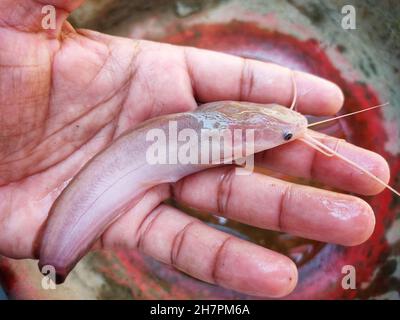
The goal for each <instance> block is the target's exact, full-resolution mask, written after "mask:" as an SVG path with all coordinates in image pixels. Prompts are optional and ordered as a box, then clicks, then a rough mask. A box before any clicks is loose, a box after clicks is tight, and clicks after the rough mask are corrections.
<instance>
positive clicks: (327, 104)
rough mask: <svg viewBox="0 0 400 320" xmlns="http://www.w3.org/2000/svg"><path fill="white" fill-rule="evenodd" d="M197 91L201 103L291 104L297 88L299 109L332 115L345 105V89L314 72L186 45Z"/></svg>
mask: <svg viewBox="0 0 400 320" xmlns="http://www.w3.org/2000/svg"><path fill="white" fill-rule="evenodd" d="M184 54H185V59H186V64H187V68H188V72H189V75H190V78H191V80H192V87H193V90H194V94H195V96H196V98H197V99H198V100H200V101H201V102H209V101H216V100H237V101H250V102H257V103H277V104H280V105H285V106H290V104H291V103H292V100H293V95H294V86H293V80H294V81H295V83H296V87H297V92H298V96H297V101H298V104H297V110H298V111H299V112H301V113H304V114H312V115H332V114H335V113H336V112H337V111H338V110H339V109H340V108H341V107H342V105H343V100H344V97H343V93H342V91H341V89H340V88H339V87H338V86H337V85H336V84H334V83H333V82H330V81H328V80H325V79H322V78H319V77H317V76H313V75H311V74H308V73H305V72H301V71H292V70H290V69H288V68H285V67H282V66H279V65H276V64H273V63H266V62H261V61H257V60H251V59H245V58H240V57H236V56H232V55H227V54H224V53H219V52H213V51H209V50H203V49H196V48H189V47H187V48H184Z"/></svg>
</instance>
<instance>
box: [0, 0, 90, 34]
mask: <svg viewBox="0 0 400 320" xmlns="http://www.w3.org/2000/svg"><path fill="white" fill-rule="evenodd" d="M83 1H84V0H1V1H0V27H4V28H9V29H14V30H17V31H23V32H33V33H39V32H44V33H46V34H48V36H49V37H54V38H55V37H57V36H58V35H59V34H60V32H61V30H62V27H63V25H64V22H65V20H66V19H67V17H68V15H69V14H70V13H71V12H72V11H73V10H75V9H76V8H78V7H79V6H80V5H81V4H82V3H83Z"/></svg>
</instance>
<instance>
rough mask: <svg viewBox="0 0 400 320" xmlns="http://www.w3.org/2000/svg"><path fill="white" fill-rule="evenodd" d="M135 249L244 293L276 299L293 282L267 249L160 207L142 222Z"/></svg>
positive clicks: (285, 263)
mask: <svg viewBox="0 0 400 320" xmlns="http://www.w3.org/2000/svg"><path fill="white" fill-rule="evenodd" d="M138 234H139V236H140V237H139V244H138V246H139V248H140V249H141V250H142V251H143V252H144V253H146V254H148V255H150V256H152V257H154V258H156V259H157V260H160V261H162V262H164V263H167V264H170V265H173V266H174V267H176V268H177V269H179V270H181V271H183V272H185V273H187V274H189V275H191V276H193V277H195V278H197V279H200V280H203V281H206V282H209V283H213V284H217V285H220V286H222V287H225V288H229V289H233V290H235V291H239V292H243V293H246V294H251V295H256V296H263V297H281V296H284V295H287V294H288V293H290V292H291V291H292V290H293V288H294V286H295V285H296V282H297V269H296V266H295V264H294V263H293V262H292V261H291V260H290V259H289V258H287V257H285V256H282V255H280V254H278V253H276V252H273V251H271V250H268V249H265V248H262V247H259V246H257V245H254V244H251V243H249V242H247V241H244V240H240V239H238V238H235V237H233V236H230V235H228V234H225V233H223V232H221V231H218V230H216V229H213V228H211V227H209V226H207V225H206V224H204V223H202V222H201V221H199V220H197V219H195V218H193V217H190V216H187V215H186V214H184V213H182V212H180V211H179V210H177V209H174V208H171V207H169V206H167V205H160V206H159V207H158V208H157V209H155V210H154V211H153V212H152V213H151V214H150V215H149V216H148V217H147V219H146V220H145V221H144V222H143V223H142V225H141V227H140V229H139V230H138Z"/></svg>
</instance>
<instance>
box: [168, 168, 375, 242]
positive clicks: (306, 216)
mask: <svg viewBox="0 0 400 320" xmlns="http://www.w3.org/2000/svg"><path fill="white" fill-rule="evenodd" d="M236 170H244V169H241V168H237V167H234V166H226V167H219V168H215V169H211V170H206V171H203V172H200V173H197V174H194V175H191V176H188V177H186V178H184V179H182V180H180V181H179V182H177V183H176V184H174V185H173V192H174V197H175V198H176V200H177V201H180V202H182V203H185V204H187V205H189V206H191V207H194V208H197V209H199V210H204V211H210V212H215V213H219V214H220V215H223V216H225V217H227V218H231V219H234V220H237V221H240V222H243V223H246V224H249V225H253V226H257V227H259V228H264V229H271V230H277V231H284V232H288V233H291V234H293V235H297V236H301V237H305V238H309V239H314V240H319V241H324V242H331V243H338V244H342V245H357V244H360V243H362V242H364V241H365V240H367V239H368V238H369V236H370V235H371V233H372V231H373V229H374V226H375V217H374V213H373V211H372V209H371V207H370V206H369V205H368V203H366V202H365V201H363V200H362V199H359V198H357V197H354V196H350V195H346V194H340V193H336V192H331V191H327V190H323V189H317V188H313V187H309V186H303V185H297V184H293V183H289V182H286V181H282V180H279V179H275V178H272V177H269V176H266V175H263V174H260V173H255V172H254V173H252V174H251V175H238V174H236V173H237V172H236Z"/></svg>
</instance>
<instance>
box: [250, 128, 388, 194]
mask: <svg viewBox="0 0 400 320" xmlns="http://www.w3.org/2000/svg"><path fill="white" fill-rule="evenodd" d="M313 135H314V136H316V137H319V138H318V140H319V141H321V142H322V143H324V144H325V145H327V146H328V147H330V148H332V149H334V150H336V152H338V153H340V154H341V155H343V156H345V157H346V158H348V159H349V160H352V161H354V162H356V163H357V164H359V165H360V166H361V167H363V168H365V169H367V170H368V171H369V172H371V173H372V174H374V175H375V176H377V177H379V178H380V179H381V180H383V181H384V182H385V183H387V182H388V181H389V177H390V169H389V166H388V164H387V162H386V160H385V159H384V158H383V157H382V156H380V155H379V154H377V153H375V152H372V151H369V150H366V149H363V148H360V147H357V146H355V145H353V144H350V143H347V142H346V141H344V140H341V139H336V138H333V137H327V136H324V135H322V134H317V133H315V132H314V133H313ZM255 162H256V165H259V166H261V167H266V168H269V169H271V170H274V171H278V172H282V173H285V174H287V175H290V176H295V177H302V178H306V179H309V180H315V181H319V182H321V183H323V184H325V185H329V186H332V187H335V188H339V189H342V190H346V191H350V192H354V193H358V194H362V195H375V194H377V193H379V192H381V191H382V190H383V189H384V188H385V187H384V186H383V185H381V184H379V183H378V182H376V181H375V180H373V179H372V178H370V177H368V176H367V175H366V174H364V173H363V172H361V171H360V170H359V169H357V168H354V167H353V166H351V165H350V164H348V163H346V162H344V161H343V160H341V159H339V158H337V157H335V156H333V157H327V156H326V155H324V154H322V153H320V152H319V151H317V150H315V149H313V148H311V147H310V146H308V145H306V144H305V143H303V142H301V141H293V142H291V143H288V144H285V145H282V146H280V147H277V148H273V149H269V150H266V151H264V152H261V153H259V154H257V155H256V158H255Z"/></svg>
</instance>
